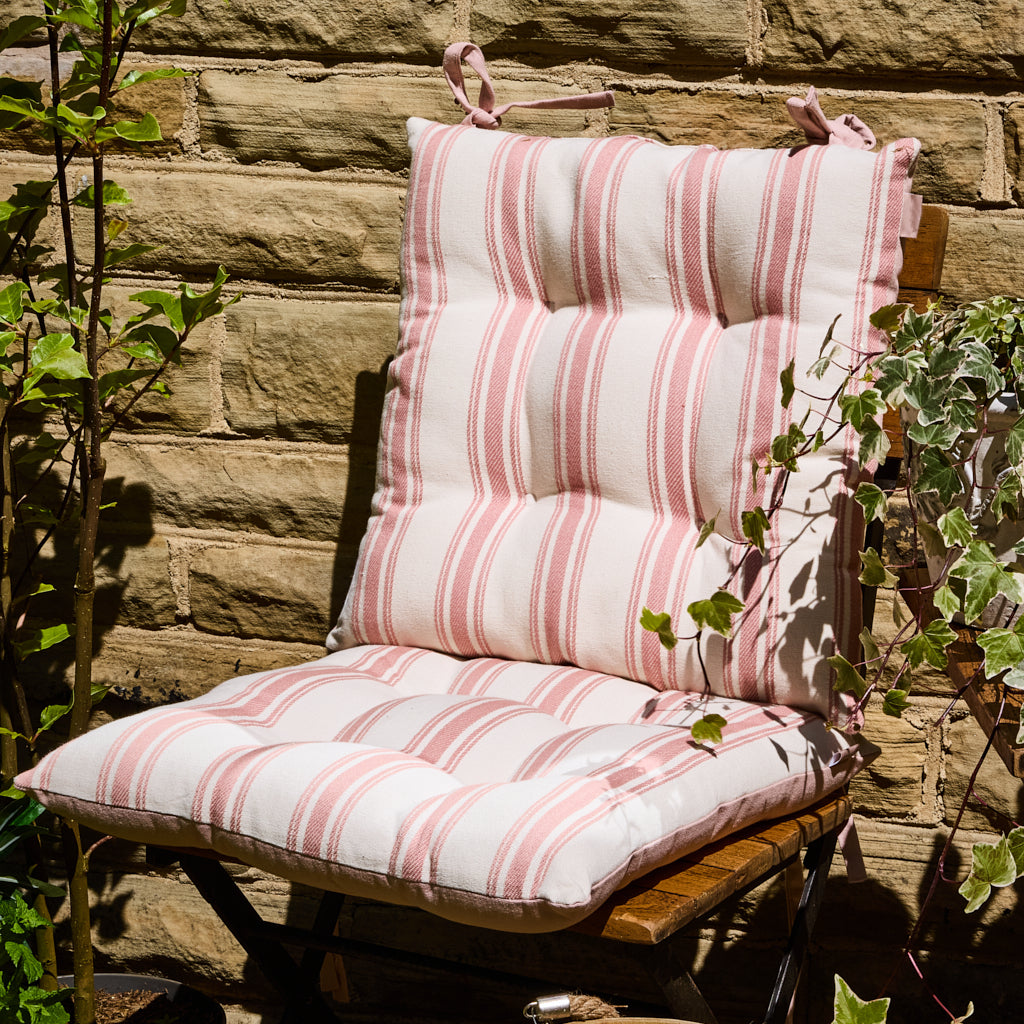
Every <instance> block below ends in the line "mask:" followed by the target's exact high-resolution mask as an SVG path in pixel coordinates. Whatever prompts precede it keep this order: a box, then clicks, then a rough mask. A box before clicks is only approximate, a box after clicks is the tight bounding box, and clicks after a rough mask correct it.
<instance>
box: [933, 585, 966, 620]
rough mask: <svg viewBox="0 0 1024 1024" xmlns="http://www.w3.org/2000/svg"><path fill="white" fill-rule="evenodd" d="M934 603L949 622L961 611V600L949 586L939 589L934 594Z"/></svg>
mask: <svg viewBox="0 0 1024 1024" xmlns="http://www.w3.org/2000/svg"><path fill="white" fill-rule="evenodd" d="M932 603H933V604H934V605H935V607H936V609H938V611H939V612H941V614H942V617H943V618H944V619H945V620H946V621H947V622H948V621H949V620H950V619H951V618H953V616H954V615H956V613H957V612H958V611H960V598H959V597H957V596H956V594H955V593H954V592H953V589H952V587H949V586H941V587H938V588H937V589H936V590H935V593H934V594H932Z"/></svg>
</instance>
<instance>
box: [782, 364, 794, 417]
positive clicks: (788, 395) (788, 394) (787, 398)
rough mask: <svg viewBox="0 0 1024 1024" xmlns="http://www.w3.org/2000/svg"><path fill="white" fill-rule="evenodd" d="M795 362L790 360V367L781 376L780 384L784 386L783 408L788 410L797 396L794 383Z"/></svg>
mask: <svg viewBox="0 0 1024 1024" xmlns="http://www.w3.org/2000/svg"><path fill="white" fill-rule="evenodd" d="M795 362H796V361H795V360H793V359H790V361H789V365H788V366H786V367H785V369H783V371H782V373H780V374H779V383H780V384H781V385H782V408H783V409H788V408H789V403H790V402H792V401H793V395H795V394H796V384H794V383H793V366H794V365H795Z"/></svg>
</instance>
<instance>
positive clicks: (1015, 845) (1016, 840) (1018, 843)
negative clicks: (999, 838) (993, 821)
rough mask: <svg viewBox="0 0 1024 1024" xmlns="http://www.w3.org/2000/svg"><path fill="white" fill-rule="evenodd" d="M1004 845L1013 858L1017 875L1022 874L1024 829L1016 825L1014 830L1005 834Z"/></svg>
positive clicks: (1023, 867)
mask: <svg viewBox="0 0 1024 1024" xmlns="http://www.w3.org/2000/svg"><path fill="white" fill-rule="evenodd" d="M1006 845H1007V847H1008V848H1009V850H1010V856H1012V857H1013V863H1014V865H1015V866H1016V869H1017V874H1018V875H1021V874H1024V828H1022V827H1021V826H1020V825H1018V826H1017V827H1016V828H1015V829H1013V830H1012V831H1010V832H1008V833H1007V834H1006Z"/></svg>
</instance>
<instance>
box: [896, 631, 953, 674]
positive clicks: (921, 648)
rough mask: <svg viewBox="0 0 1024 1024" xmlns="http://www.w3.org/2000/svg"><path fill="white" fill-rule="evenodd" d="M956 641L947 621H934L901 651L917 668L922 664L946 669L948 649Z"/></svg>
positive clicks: (912, 666) (905, 644) (912, 638)
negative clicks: (926, 663)
mask: <svg viewBox="0 0 1024 1024" xmlns="http://www.w3.org/2000/svg"><path fill="white" fill-rule="evenodd" d="M955 639H956V633H955V632H954V631H953V630H952V629H950V628H949V625H948V623H947V622H946V620H945V619H933V620H932V621H931V622H929V623H928V625H927V626H925V627H924V629H922V630H921V631H920V632H919V633H917V634H916V635H915V636H912V637H911V638H910V639H909V640H907V641H906V642H905V643H903V644H901V645H900V651H901V652H902V653H903V654H904V655H905V656H906V658H907V660H908V661H909V662H910V666H911V668H917V667H918V665H920V664H921V663H922V662H925V661H927V662H928V664H929V665H934V666H935V667H936V668H945V667H946V664H947V662H948V659H947V658H946V648H947V647H948V646H949V645H950V644H951V643H952V642H953V641H954V640H955Z"/></svg>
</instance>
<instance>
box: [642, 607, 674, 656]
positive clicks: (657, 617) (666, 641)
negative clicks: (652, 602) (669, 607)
mask: <svg viewBox="0 0 1024 1024" xmlns="http://www.w3.org/2000/svg"><path fill="white" fill-rule="evenodd" d="M640 625H641V626H642V627H643V628H644V629H646V630H648V631H650V632H651V633H657V634H658V639H659V640H660V641H661V646H662V647H664V648H666V650H669V651H671V650H672V648H673V647H675V645H676V644H677V643H679V638H678V637H677V636H676V635H675V633H673V632H672V616H671V615H669V613H668V612H659V613H658V614H655V613H654V612H652V611H651V609H650V608H646V607H645V608H644V610H643V611H642V612H641V613H640Z"/></svg>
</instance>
